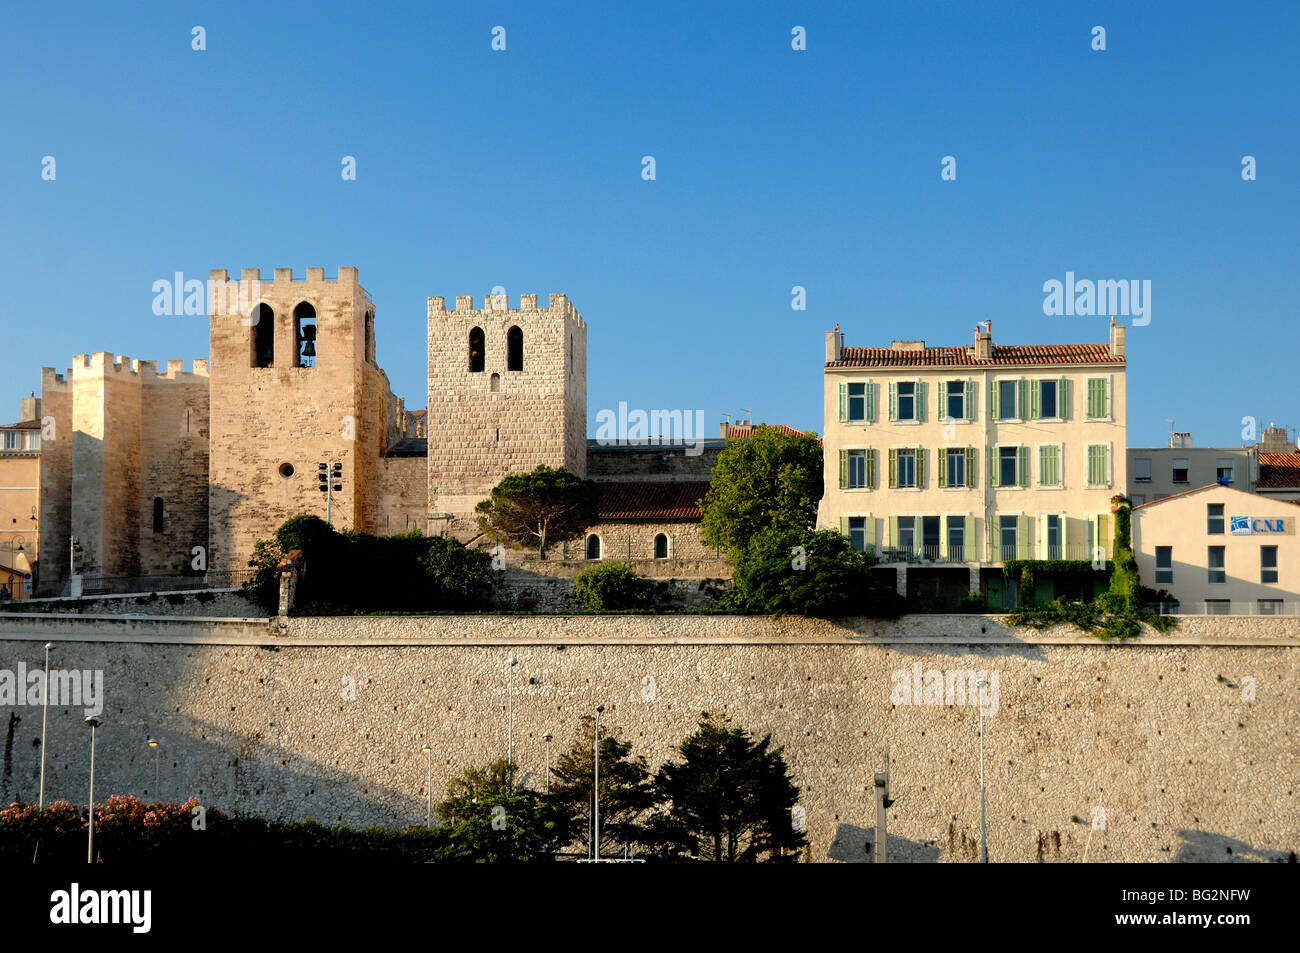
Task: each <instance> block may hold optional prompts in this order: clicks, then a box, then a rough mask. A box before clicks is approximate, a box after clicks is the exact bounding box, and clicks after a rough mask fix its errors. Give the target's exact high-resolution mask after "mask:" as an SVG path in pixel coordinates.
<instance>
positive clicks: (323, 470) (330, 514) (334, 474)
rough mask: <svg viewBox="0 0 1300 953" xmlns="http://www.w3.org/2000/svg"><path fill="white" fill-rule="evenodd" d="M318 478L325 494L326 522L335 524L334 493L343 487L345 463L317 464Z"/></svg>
mask: <svg viewBox="0 0 1300 953" xmlns="http://www.w3.org/2000/svg"><path fill="white" fill-rule="evenodd" d="M316 478H317V480H318V481H319V483H320V491H321V492H322V493H324V494H325V522H326V523H328V524H329V525H330V526H333V525H334V494H335V493H336V492H338V491H340V490H342V489H343V464H341V463H335V464H334V465H333V466H330V465H329V464H326V463H318V464H316Z"/></svg>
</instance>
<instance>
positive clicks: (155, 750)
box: [145, 737, 162, 801]
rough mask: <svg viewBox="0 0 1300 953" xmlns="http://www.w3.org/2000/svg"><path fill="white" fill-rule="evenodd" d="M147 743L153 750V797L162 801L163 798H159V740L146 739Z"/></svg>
mask: <svg viewBox="0 0 1300 953" xmlns="http://www.w3.org/2000/svg"><path fill="white" fill-rule="evenodd" d="M145 743H146V744H148V745H149V747H150V748H152V749H153V796H154V800H156V801H161V800H162V798H161V797H160V796H159V794H158V739H157V738H153V737H150V738H146V739H145Z"/></svg>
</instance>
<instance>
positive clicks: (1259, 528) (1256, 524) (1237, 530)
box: [1230, 516, 1295, 536]
mask: <svg viewBox="0 0 1300 953" xmlns="http://www.w3.org/2000/svg"><path fill="white" fill-rule="evenodd" d="M1230 520H1231V522H1230V532H1231V533H1232V535H1233V536H1263V535H1269V534H1283V535H1286V536H1293V535H1294V534H1295V517H1292V516H1282V517H1278V518H1276V519H1256V518H1255V517H1252V516H1233V517H1231V518H1230Z"/></svg>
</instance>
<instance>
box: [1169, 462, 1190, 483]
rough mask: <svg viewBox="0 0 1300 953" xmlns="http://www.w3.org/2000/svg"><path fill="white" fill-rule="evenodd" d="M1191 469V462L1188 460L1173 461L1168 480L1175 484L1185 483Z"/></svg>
mask: <svg viewBox="0 0 1300 953" xmlns="http://www.w3.org/2000/svg"><path fill="white" fill-rule="evenodd" d="M1191 467H1192V465H1191V462H1190V461H1188V460H1175V461H1174V465H1173V466H1172V467H1171V468H1170V478H1171V479H1172V480H1173V481H1174V482H1175V483H1187V482H1188V473H1189V472H1190V471H1191Z"/></svg>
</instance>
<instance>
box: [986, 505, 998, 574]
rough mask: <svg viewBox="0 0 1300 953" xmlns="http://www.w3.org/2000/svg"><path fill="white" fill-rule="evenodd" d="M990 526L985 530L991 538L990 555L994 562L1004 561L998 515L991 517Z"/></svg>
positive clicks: (989, 519)
mask: <svg viewBox="0 0 1300 953" xmlns="http://www.w3.org/2000/svg"><path fill="white" fill-rule="evenodd" d="M987 523H988V525H987V526H985V530H986V531H987V532H988V537H989V555H990V556H991V557H992V559H993V561H994V562H998V561H999V560H1001V559H1002V534H1001V533H1000V532H999V531H998V517H997V515H996V514H992V515H990V516H989V518H988V521H987Z"/></svg>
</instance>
